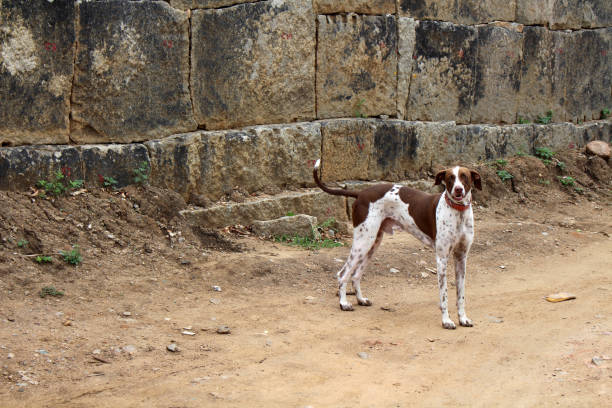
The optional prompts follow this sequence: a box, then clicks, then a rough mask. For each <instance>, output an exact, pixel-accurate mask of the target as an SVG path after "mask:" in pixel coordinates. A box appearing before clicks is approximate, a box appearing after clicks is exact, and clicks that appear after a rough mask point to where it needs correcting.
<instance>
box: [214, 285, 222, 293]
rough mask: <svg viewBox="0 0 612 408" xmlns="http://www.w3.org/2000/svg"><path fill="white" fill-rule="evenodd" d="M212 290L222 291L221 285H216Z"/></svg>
mask: <svg viewBox="0 0 612 408" xmlns="http://www.w3.org/2000/svg"><path fill="white" fill-rule="evenodd" d="M212 290H214V291H215V292H221V286H217V285H215V286H213V287H212Z"/></svg>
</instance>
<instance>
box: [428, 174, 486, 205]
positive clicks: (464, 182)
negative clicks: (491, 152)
mask: <svg viewBox="0 0 612 408" xmlns="http://www.w3.org/2000/svg"><path fill="white" fill-rule="evenodd" d="M440 183H444V186H445V187H446V192H447V194H448V195H449V196H450V198H452V199H453V200H455V201H462V200H463V199H464V198H465V197H467V195H468V194H469V193H470V192H471V191H472V186H474V187H476V188H477V189H478V190H482V184H481V181H480V174H478V172H477V171H475V170H470V169H468V168H466V167H460V166H455V167H453V168H450V169H446V170H442V171H439V172H438V173H437V174H436V181H435V183H434V185H438V184H440Z"/></svg>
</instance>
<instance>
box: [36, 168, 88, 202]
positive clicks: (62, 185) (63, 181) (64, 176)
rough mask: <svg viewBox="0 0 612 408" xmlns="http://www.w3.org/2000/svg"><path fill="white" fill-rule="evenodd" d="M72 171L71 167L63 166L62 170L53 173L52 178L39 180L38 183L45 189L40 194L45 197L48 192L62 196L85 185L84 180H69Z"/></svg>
mask: <svg viewBox="0 0 612 408" xmlns="http://www.w3.org/2000/svg"><path fill="white" fill-rule="evenodd" d="M70 173H71V171H70V168H69V167H62V169H61V170H58V171H56V172H55V173H53V175H52V177H51V179H50V180H38V183H36V185H37V186H38V187H40V188H42V189H43V191H42V192H41V193H40V196H41V197H42V198H45V197H46V195H47V194H51V195H54V196H60V195H62V194H65V193H66V192H68V191H70V190H76V189H77V188H81V187H83V180H80V179H79V180H69V179H70Z"/></svg>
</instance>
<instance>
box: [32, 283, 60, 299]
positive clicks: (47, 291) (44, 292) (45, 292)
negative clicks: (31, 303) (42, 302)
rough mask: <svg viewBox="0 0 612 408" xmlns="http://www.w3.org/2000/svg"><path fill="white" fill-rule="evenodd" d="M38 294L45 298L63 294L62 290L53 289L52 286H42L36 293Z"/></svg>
mask: <svg viewBox="0 0 612 408" xmlns="http://www.w3.org/2000/svg"><path fill="white" fill-rule="evenodd" d="M38 296H40V297H41V298H43V299H44V298H46V297H47V296H55V297H62V296H64V292H62V291H61V290H57V289H55V287H54V286H45V287H44V288H42V289H41V290H40V292H39V293H38Z"/></svg>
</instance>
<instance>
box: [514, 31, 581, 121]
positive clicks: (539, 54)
mask: <svg viewBox="0 0 612 408" xmlns="http://www.w3.org/2000/svg"><path fill="white" fill-rule="evenodd" d="M523 33H524V36H525V40H524V41H525V43H524V47H523V50H524V55H523V64H522V72H521V81H520V85H519V95H518V98H519V100H518V107H517V115H518V118H521V119H523V120H528V121H529V122H535V121H536V119H537V118H538V116H545V113H546V112H548V111H552V112H553V116H552V120H553V121H564V120H566V116H567V114H566V111H565V101H566V89H567V75H566V71H567V68H566V67H567V64H568V62H569V61H567V60H566V57H565V54H566V53H567V52H568V50H567V48H566V46H567V42H568V39H569V37H570V34H569V33H566V32H560V31H550V30H548V29H546V28H543V27H525V28H524V31H523Z"/></svg>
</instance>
